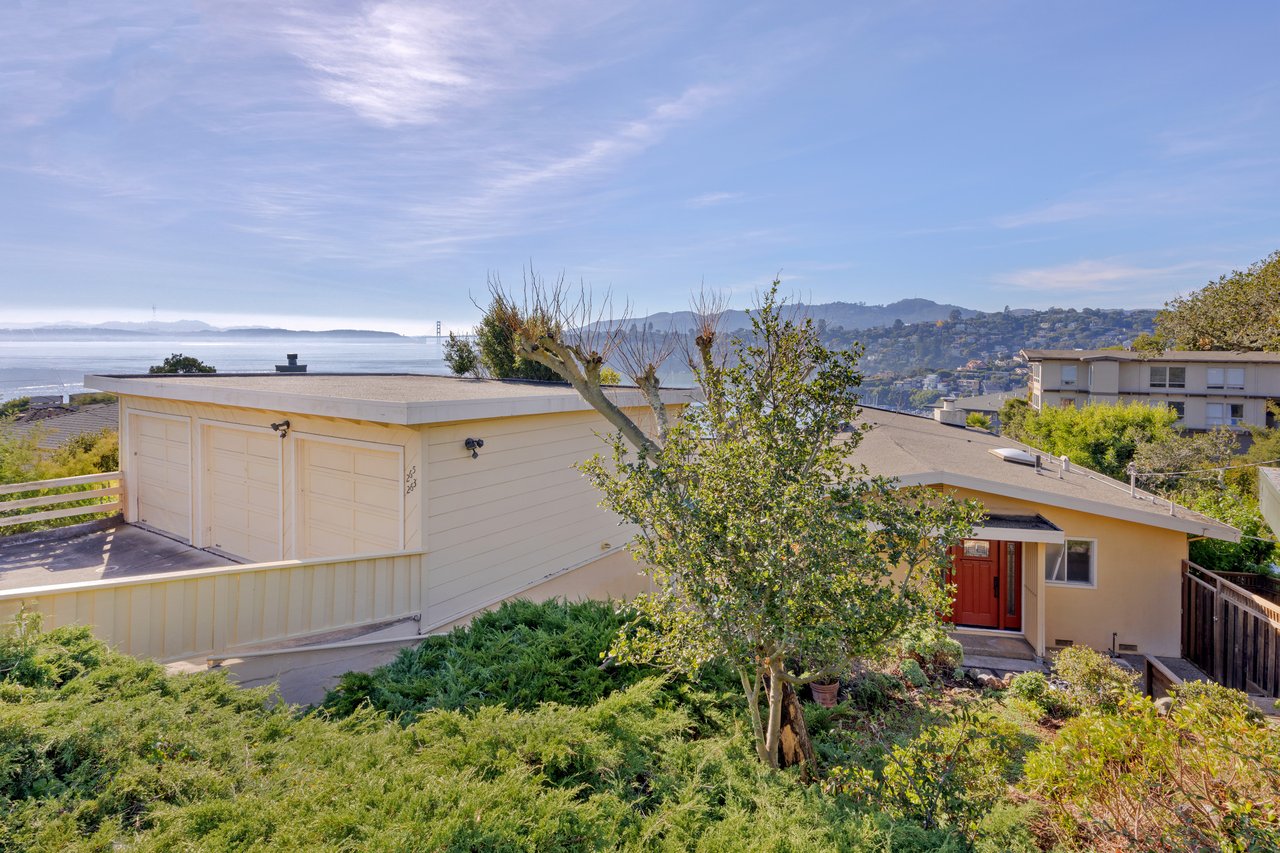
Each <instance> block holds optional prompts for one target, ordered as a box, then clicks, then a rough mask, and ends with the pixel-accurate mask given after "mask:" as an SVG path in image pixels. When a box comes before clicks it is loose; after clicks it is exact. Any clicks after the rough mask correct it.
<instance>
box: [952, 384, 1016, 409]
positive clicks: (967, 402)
mask: <svg viewBox="0 0 1280 853" xmlns="http://www.w3.org/2000/svg"><path fill="white" fill-rule="evenodd" d="M1015 397H1016V398H1017V399H1019V400H1025V399H1026V397H1027V391H1026V389H1025V388H1020V389H1018V390H1017V391H994V392H992V393H990V394H975V395H974V396H972V397H956V406H957V407H958V408H961V409H964V410H965V411H966V412H998V411H1000V410H1001V409H1002V408H1004V404H1005V403H1006V402H1007V401H1008V400H1011V399H1013V398H1015ZM929 408H931V409H941V408H942V401H938V402H936V403H931V404H930V405H929Z"/></svg>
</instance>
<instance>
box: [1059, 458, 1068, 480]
mask: <svg viewBox="0 0 1280 853" xmlns="http://www.w3.org/2000/svg"><path fill="white" fill-rule="evenodd" d="M1070 470H1071V458H1070V457H1069V456H1067V455H1066V454H1065V453H1064V454H1063V455H1062V456H1059V457H1058V479H1059V480H1061V479H1062V475H1063V474H1066V473H1067V472H1068V471H1070Z"/></svg>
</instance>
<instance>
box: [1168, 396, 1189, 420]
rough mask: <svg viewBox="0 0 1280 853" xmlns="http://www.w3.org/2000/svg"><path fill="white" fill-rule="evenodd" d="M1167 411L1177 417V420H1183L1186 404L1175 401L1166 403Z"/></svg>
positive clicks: (1185, 414) (1185, 415)
mask: <svg viewBox="0 0 1280 853" xmlns="http://www.w3.org/2000/svg"><path fill="white" fill-rule="evenodd" d="M1168 406H1169V410H1170V411H1171V412H1173V413H1174V414H1175V415H1177V416H1178V420H1180V421H1181V420H1185V419H1186V417H1187V404H1186V403H1183V402H1179V401H1177V400H1174V401H1170V402H1169V403H1168Z"/></svg>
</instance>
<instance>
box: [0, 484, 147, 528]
mask: <svg viewBox="0 0 1280 853" xmlns="http://www.w3.org/2000/svg"><path fill="white" fill-rule="evenodd" d="M91 485H97V486H98V488H96V489H79V490H77V489H76V487H79V486H91ZM122 491H123V489H122V487H121V483H120V472H119V471H112V472H110V473H107V474H86V475H84V476H83V477H62V478H61V479H58V480H36V481H33V482H30V483H9V484H7V485H3V486H0V529H2V528H5V527H12V526H13V525H15V524H27V523H28V522H32V521H49V520H50V519H54V518H75V517H76V516H82V515H97V514H98V513H103V512H119V511H120V494H121V492H122ZM28 492H45V493H46V494H39V495H35V496H33V497H27V498H13V497H8V496H9V495H20V494H25V493H28ZM50 492H52V494H47V493H50ZM104 498H105V499H106V500H103V499H104ZM84 500H93V501H94V503H92V504H90V505H89V506H70V507H61V508H59V509H46V510H39V511H38V512H18V511H19V510H28V509H39V508H40V507H46V506H58V504H65V503H71V502H72V501H84ZM13 512H17V514H16V515H10V513H13Z"/></svg>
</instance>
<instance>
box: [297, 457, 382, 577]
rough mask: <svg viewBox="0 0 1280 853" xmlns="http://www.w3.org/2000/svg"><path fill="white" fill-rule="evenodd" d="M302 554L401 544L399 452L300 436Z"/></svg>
mask: <svg viewBox="0 0 1280 853" xmlns="http://www.w3.org/2000/svg"><path fill="white" fill-rule="evenodd" d="M298 459H299V483H300V486H301V489H302V493H301V495H300V505H301V513H300V519H299V541H300V550H301V554H300V556H303V557H335V556H344V555H347V554H364V553H371V552H384V551H394V550H398V549H399V548H400V543H401V540H402V538H403V531H404V520H403V516H402V512H401V506H400V504H401V498H400V477H401V469H402V467H403V464H402V461H401V454H400V453H399V452H397V451H393V450H386V449H381V448H374V447H367V446H362V445H349V444H333V443H329V442H325V441H317V440H308V439H300V441H299V455H298Z"/></svg>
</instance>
